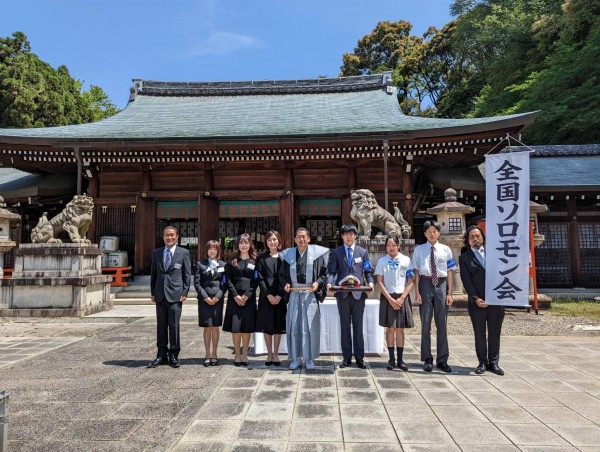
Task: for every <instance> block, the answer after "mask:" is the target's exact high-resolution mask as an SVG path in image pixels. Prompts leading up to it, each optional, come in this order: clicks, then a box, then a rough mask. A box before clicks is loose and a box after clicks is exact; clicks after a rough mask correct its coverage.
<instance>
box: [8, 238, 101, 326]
mask: <svg viewBox="0 0 600 452" xmlns="http://www.w3.org/2000/svg"><path fill="white" fill-rule="evenodd" d="M111 281H112V277H111V276H105V275H102V270H101V250H100V249H99V248H98V245H80V244H77V243H28V244H21V245H20V246H19V248H18V249H17V250H15V265H14V270H13V274H12V278H10V279H2V280H0V285H1V287H0V289H1V292H0V316H6V317H67V316H68V317H84V316H86V315H90V314H93V313H96V312H100V311H106V310H109V309H112V302H111V300H110V283H111Z"/></svg>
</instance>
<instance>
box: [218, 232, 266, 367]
mask: <svg viewBox="0 0 600 452" xmlns="http://www.w3.org/2000/svg"><path fill="white" fill-rule="evenodd" d="M225 278H226V280H227V307H226V308H225V321H224V322H223V331H229V332H230V333H232V334H233V348H234V351H235V361H234V364H235V365H236V366H238V367H239V366H242V365H244V366H247V365H248V347H249V345H250V334H251V333H254V331H256V288H257V287H258V271H257V270H256V249H255V248H254V244H253V243H252V239H251V238H250V236H249V235H248V234H242V235H240V237H239V239H238V243H237V250H236V252H235V254H234V256H233V259H231V261H229V262H228V263H227V265H226V266H225ZM242 342H243V345H244V348H243V350H242V352H240V344H241V343H242Z"/></svg>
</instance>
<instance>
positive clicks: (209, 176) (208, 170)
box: [196, 163, 219, 259]
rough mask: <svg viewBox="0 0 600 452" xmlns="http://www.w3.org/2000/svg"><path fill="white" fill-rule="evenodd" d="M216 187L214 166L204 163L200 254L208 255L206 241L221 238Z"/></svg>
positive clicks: (199, 208) (199, 204) (199, 200)
mask: <svg viewBox="0 0 600 452" xmlns="http://www.w3.org/2000/svg"><path fill="white" fill-rule="evenodd" d="M214 188H215V176H214V166H213V165H212V164H211V163H206V164H205V165H204V193H202V194H201V195H200V196H198V256H196V258H198V259H199V258H200V257H204V256H206V242H208V241H209V240H218V239H219V199H218V198H216V197H214V196H212V195H211V193H212V192H213V190H214Z"/></svg>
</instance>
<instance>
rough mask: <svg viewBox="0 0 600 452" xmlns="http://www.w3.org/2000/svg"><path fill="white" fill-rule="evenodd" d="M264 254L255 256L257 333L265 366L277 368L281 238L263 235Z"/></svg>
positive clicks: (281, 322)
mask: <svg viewBox="0 0 600 452" xmlns="http://www.w3.org/2000/svg"><path fill="white" fill-rule="evenodd" d="M265 246H266V247H267V250H268V251H265V252H264V253H262V254H261V255H260V256H258V265H257V268H258V273H259V277H260V279H259V282H258V286H259V287H260V296H259V298H258V313H257V317H256V331H260V332H262V333H263V334H264V335H265V344H266V345H267V360H266V361H265V365H267V366H270V365H271V364H273V365H275V366H279V365H280V364H281V361H280V359H279V344H280V343H281V335H282V334H285V316H286V313H287V306H286V304H285V300H284V298H283V295H284V294H285V292H284V291H283V286H284V285H285V283H283V284H282V283H281V282H280V281H279V270H280V268H281V263H282V262H283V261H282V259H281V257H280V256H279V251H280V250H281V235H279V232H277V231H269V232H267V233H266V234H265Z"/></svg>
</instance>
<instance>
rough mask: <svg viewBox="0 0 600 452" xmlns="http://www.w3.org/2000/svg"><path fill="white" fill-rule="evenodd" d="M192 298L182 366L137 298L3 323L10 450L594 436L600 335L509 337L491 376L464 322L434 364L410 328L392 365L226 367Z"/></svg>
mask: <svg viewBox="0 0 600 452" xmlns="http://www.w3.org/2000/svg"><path fill="white" fill-rule="evenodd" d="M191 308H192V306H190V307H188V308H187V309H186V311H185V313H184V316H183V319H182V342H183V348H182V353H181V356H180V358H181V360H182V364H183V365H182V367H181V368H179V369H172V368H170V367H168V366H161V367H159V368H157V369H146V368H145V365H146V364H147V362H148V361H149V360H150V358H153V357H154V355H155V353H156V352H155V345H154V344H155V337H154V333H155V321H154V318H153V317H141V318H140V316H142V315H145V314H146V313H145V311H143V310H141V309H140V307H138V306H130V307H125V306H123V307H117V308H116V309H114V310H113V311H110V312H108V313H101V314H97V315H95V316H91V317H88V318H86V319H83V320H82V321H79V322H78V321H66V320H65V321H64V323H61V321H59V320H57V321H55V322H53V323H54V326H53V327H52V328H50V327H49V328H47V329H45V328H41V331H37V333H35V334H32V333H31V332H29V333H30V334H27V331H28V330H27V328H25V327H23V325H19V324H12V323H11V324H4V325H1V326H0V327H1V328H5V331H7V332H9V333H10V332H11V331H13V332H14V328H18V327H21V328H22V331H17V333H18V334H9V335H10V336H11V337H4V338H3V339H0V350H1V352H0V389H8V390H9V391H10V393H11V395H10V399H9V409H8V412H9V416H8V439H9V444H8V450H9V451H20V450H27V451H29V450H43V451H52V450H57V451H58V450H60V451H68V450H86V451H88V450H93V451H103V450H132V451H138V450H157V451H162V450H194V451H196V450H203V451H204V450H211V451H221V450H222V451H229V450H231V451H238V450H239V451H248V450H255V451H270V450H273V451H305V450H320V451H338V450H340V451H341V450H349V451H363V450H364V451H387V450H394V451H396V450H405V451H415V450H424V451H425V450H426V451H432V450H433V451H435V450H440V451H442V450H443V451H454V450H456V451H459V450H462V451H471V450H473V451H475V450H477V451H486V450H489V451H492V450H494V451H511V450H515V451H516V450H524V451H529V450H531V451H533V450H536V451H577V450H581V451H599V450H600V374H599V373H598V371H597V363H598V362H600V337H589V336H569V337H566V336H565V337H562V336H561V337H558V336H555V337H548V336H544V337H527V336H519V337H516V336H514V337H504V338H503V343H502V357H501V363H500V364H501V366H502V367H503V368H504V369H505V371H506V375H505V376H503V377H499V376H496V375H493V374H490V373H486V374H485V375H483V376H476V375H474V374H473V372H472V371H473V366H474V365H475V361H476V360H475V352H474V350H473V339H472V337H471V336H452V337H451V338H450V353H451V358H450V360H449V364H450V365H451V366H452V368H453V373H452V374H443V373H441V372H438V371H434V372H433V373H425V372H423V371H422V370H421V366H420V362H419V354H418V347H419V337H418V336H409V337H408V344H407V347H406V351H405V361H406V362H407V363H408V364H409V366H410V370H409V372H407V373H404V372H402V371H391V372H390V371H387V370H386V369H385V362H386V361H387V357H386V356H370V357H368V358H367V361H368V364H369V369H367V370H360V369H357V368H355V367H354V368H349V369H343V370H335V365H336V364H338V363H339V361H340V358H339V357H336V356H324V357H322V359H320V360H318V361H317V369H316V370H315V371H308V372H307V371H305V370H298V371H295V372H291V371H289V370H287V369H286V368H285V367H280V368H274V367H273V366H271V367H269V368H267V367H266V366H264V361H263V359H262V358H260V357H253V358H251V365H250V367H249V368H244V367H241V368H236V367H234V366H233V365H232V354H231V339H230V335H229V334H223V335H222V340H221V344H222V345H221V347H220V350H219V353H220V357H221V363H222V364H223V365H220V366H218V367H208V368H205V367H203V366H202V359H201V357H203V345H202V339H201V330H200V329H199V328H198V326H197V323H196V322H197V320H196V317H195V311H194V310H193V309H191ZM148 315H150V316H152V315H153V313H152V310H151V309H150V310H149V312H148ZM36 328H37V330H40V328H39V327H36ZM51 331H54V332H56V331H60V335H57V334H54V333H50V332H51ZM433 343H435V341H433ZM285 364H286V363H285V362H284V365H285Z"/></svg>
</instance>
